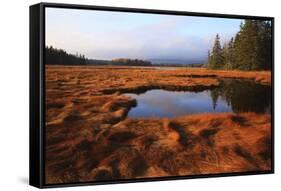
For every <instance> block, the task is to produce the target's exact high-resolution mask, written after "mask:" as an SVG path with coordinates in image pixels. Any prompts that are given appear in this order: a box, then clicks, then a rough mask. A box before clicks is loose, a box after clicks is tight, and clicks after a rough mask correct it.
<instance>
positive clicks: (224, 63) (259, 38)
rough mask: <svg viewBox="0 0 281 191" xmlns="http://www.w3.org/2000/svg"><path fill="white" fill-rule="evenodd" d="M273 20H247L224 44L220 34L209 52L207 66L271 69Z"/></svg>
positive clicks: (214, 67)
mask: <svg viewBox="0 0 281 191" xmlns="http://www.w3.org/2000/svg"><path fill="white" fill-rule="evenodd" d="M271 38H272V37H271V22H270V21H261V20H245V21H244V22H243V23H241V25H240V30H239V31H238V33H237V34H236V35H235V37H234V38H233V37H232V38H231V39H230V41H229V42H227V43H225V44H224V45H223V46H222V45H221V42H220V36H219V34H217V35H216V37H215V42H214V45H213V48H212V50H211V51H209V52H208V62H207V67H208V68H210V69H225V70H270V69H271V63H272V58H271V53H272V50H271Z"/></svg>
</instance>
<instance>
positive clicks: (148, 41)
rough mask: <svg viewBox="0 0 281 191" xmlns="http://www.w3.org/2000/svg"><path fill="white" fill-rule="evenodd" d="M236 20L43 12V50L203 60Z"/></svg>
mask: <svg viewBox="0 0 281 191" xmlns="http://www.w3.org/2000/svg"><path fill="white" fill-rule="evenodd" d="M241 22H242V20H240V19H227V18H211V17H194V16H177V15H159V14H147V13H125V12H108V11H94V10H80V9H66V8H46V33H45V34H46V45H48V46H50V45H52V46H53V47H55V48H61V49H64V50H66V51H67V52H69V53H72V54H75V53H79V54H84V55H85V56H86V57H87V58H90V59H106V60H108V59H114V58H132V59H136V58H137V59H145V60H151V59H162V60H165V59H167V60H168V59H169V60H186V61H191V62H192V61H194V62H196V61H198V62H200V61H202V60H206V59H207V53H208V50H209V49H211V47H212V45H213V43H214V37H215V35H216V34H217V33H218V34H219V35H220V36H221V41H222V43H224V42H226V41H228V40H229V39H230V38H231V37H233V36H234V35H235V34H236V33H237V32H238V30H239V25H240V23H241Z"/></svg>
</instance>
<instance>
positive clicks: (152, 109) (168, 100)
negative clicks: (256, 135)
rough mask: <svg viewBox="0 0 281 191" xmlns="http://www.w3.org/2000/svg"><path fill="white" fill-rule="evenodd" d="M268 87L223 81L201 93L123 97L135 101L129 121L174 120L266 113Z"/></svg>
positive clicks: (145, 94)
mask: <svg viewBox="0 0 281 191" xmlns="http://www.w3.org/2000/svg"><path fill="white" fill-rule="evenodd" d="M270 88H271V87H270V86H265V85H260V84H256V83H255V82H253V81H250V80H249V81H248V80H233V79H226V80H223V81H222V85H221V86H220V87H219V88H215V89H212V90H205V91H202V92H198V93H195V92H183V91H181V92H180V91H176V92H172V91H166V90H150V91H147V92H145V93H143V94H139V95H138V94H131V93H130V94H126V95H129V96H131V97H133V98H135V99H136V100H137V106H136V107H134V108H132V109H131V110H130V111H129V113H128V116H129V117H153V116H154V117H175V116H180V115H188V114H193V113H204V112H205V113H212V112H235V113H238V112H256V113H270V110H271V105H270V104H271V89H270Z"/></svg>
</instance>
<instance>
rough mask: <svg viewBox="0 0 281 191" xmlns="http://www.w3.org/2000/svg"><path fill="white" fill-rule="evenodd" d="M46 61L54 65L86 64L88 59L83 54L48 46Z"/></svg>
mask: <svg viewBox="0 0 281 191" xmlns="http://www.w3.org/2000/svg"><path fill="white" fill-rule="evenodd" d="M45 62H46V64H54V65H84V64H86V62H87V59H86V58H85V56H84V55H82V54H78V53H77V54H76V55H74V54H69V53H67V52H66V51H65V50H63V49H57V48H54V47H52V46H46V48H45Z"/></svg>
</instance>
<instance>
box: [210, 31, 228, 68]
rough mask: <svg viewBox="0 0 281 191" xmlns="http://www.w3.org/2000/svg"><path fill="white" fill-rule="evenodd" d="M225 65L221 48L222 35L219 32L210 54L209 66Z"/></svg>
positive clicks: (220, 66)
mask: <svg viewBox="0 0 281 191" xmlns="http://www.w3.org/2000/svg"><path fill="white" fill-rule="evenodd" d="M223 66H224V58H223V50H222V48H221V43H220V37H219V35H218V34H217V35H216V38H215V43H214V46H213V49H212V53H211V56H210V62H209V64H208V67H209V68H211V69H222V68H223Z"/></svg>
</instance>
